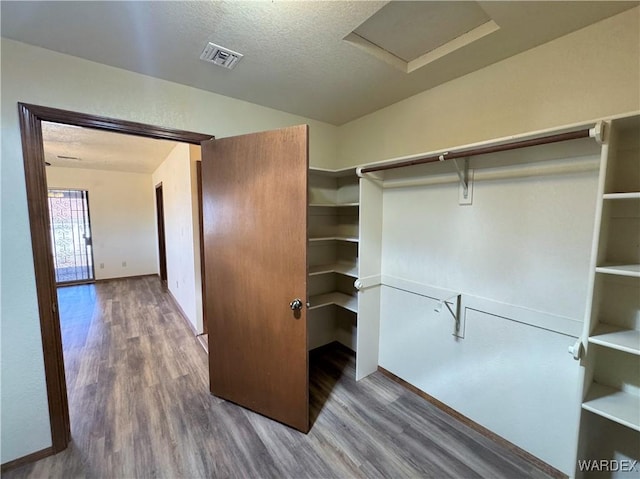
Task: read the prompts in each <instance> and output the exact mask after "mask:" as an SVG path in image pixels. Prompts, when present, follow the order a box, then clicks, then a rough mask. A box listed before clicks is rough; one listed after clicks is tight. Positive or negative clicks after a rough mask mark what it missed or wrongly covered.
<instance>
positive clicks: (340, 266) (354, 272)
mask: <svg viewBox="0 0 640 479" xmlns="http://www.w3.org/2000/svg"><path fill="white" fill-rule="evenodd" d="M326 273H340V274H344V275H346V276H351V277H353V278H357V277H358V265H357V264H353V263H333V264H321V265H315V266H309V276H315V275H318V274H326Z"/></svg>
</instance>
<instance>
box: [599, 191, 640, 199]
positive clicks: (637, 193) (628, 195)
mask: <svg viewBox="0 0 640 479" xmlns="http://www.w3.org/2000/svg"><path fill="white" fill-rule="evenodd" d="M602 197H603V198H604V199H605V200H635V199H640V191H634V192H631V193H605V194H604V195H602Z"/></svg>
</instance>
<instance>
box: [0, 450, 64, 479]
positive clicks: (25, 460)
mask: <svg viewBox="0 0 640 479" xmlns="http://www.w3.org/2000/svg"><path fill="white" fill-rule="evenodd" d="M53 454H54V452H53V446H50V447H46V448H44V449H41V450H40V451H36V452H32V453H31V454H27V455H26V456H22V457H19V458H18V459H14V460H13V461H9V462H5V463H4V464H2V466H0V473H2V474H4V473H5V472H8V471H11V470H12V469H15V468H17V467H20V466H24V465H26V464H30V463H32V462H36V461H39V460H40V459H44V458H45V457H49V456H53Z"/></svg>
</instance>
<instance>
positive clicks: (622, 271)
mask: <svg viewBox="0 0 640 479" xmlns="http://www.w3.org/2000/svg"><path fill="white" fill-rule="evenodd" d="M596 272H597V273H605V274H617V275H618V276H632V277H634V278H640V264H621V265H611V266H598V267H597V268H596Z"/></svg>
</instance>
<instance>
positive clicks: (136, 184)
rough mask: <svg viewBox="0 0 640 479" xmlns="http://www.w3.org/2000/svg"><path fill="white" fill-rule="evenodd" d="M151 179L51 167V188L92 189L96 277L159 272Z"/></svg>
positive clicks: (49, 177)
mask: <svg viewBox="0 0 640 479" xmlns="http://www.w3.org/2000/svg"><path fill="white" fill-rule="evenodd" d="M150 182H151V175H150V174H144V173H128V172H120V171H105V170H89V169H83V168H55V167H49V168H47V184H48V187H49V188H61V189H65V188H69V189H79V190H87V191H88V192H89V213H90V215H91V233H92V236H93V261H94V265H95V275H96V279H108V278H121V277H125V276H138V275H144V274H157V273H158V256H157V254H156V246H157V239H156V237H157V233H156V229H155V228H156V226H155V213H154V211H155V206H154V198H153V191H152V190H150V189H149V183H150ZM123 262H125V263H126V266H122V263H123ZM102 265H104V266H102Z"/></svg>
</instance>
